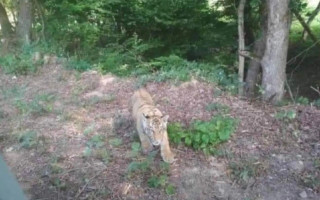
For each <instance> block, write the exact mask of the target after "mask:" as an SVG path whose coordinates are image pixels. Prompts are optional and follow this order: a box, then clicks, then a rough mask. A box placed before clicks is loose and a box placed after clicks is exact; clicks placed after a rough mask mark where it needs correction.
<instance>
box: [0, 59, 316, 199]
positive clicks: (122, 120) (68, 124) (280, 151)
mask: <svg viewBox="0 0 320 200" xmlns="http://www.w3.org/2000/svg"><path fill="white" fill-rule="evenodd" d="M136 83H137V80H136V79H134V78H129V79H128V78H118V77H115V76H112V75H110V74H108V75H101V74H99V73H97V72H95V71H89V72H85V73H82V74H80V73H78V72H74V71H68V70H65V69H63V67H61V66H59V65H48V66H45V67H43V68H41V70H40V71H39V72H38V73H37V74H35V75H28V76H13V75H5V74H3V72H1V71H0V127H1V128H0V151H1V154H2V155H3V156H4V158H5V160H6V162H7V164H8V165H9V166H10V168H11V170H12V172H13V173H14V174H15V175H16V177H17V179H18V181H19V183H20V184H21V186H22V187H23V189H24V191H25V193H26V194H27V196H28V197H29V198H30V199H38V200H40V199H61V200H62V199H161V200H162V199H183V200H184V199H190V200H207V199H233V200H239V199H243V200H254V199H261V200H287V199H288V200H296V199H297V200H298V199H314V200H318V199H320V193H319V192H320V110H317V109H316V108H314V107H311V106H285V107H273V106H269V105H266V104H263V103H261V102H259V101H248V100H245V99H239V98H238V97H235V96H231V95H228V94H227V93H224V92H222V91H221V90H220V89H219V88H218V87H216V86H214V85H213V84H209V83H205V82H200V81H197V80H192V81H190V82H186V83H182V84H180V85H174V84H171V83H168V82H166V83H163V82H162V83H149V84H147V86H146V89H147V90H148V91H149V92H150V93H151V94H152V96H153V98H154V100H155V102H156V103H157V105H158V107H159V108H160V110H161V111H162V112H163V113H165V114H169V116H170V117H169V121H170V122H180V123H182V124H184V125H186V126H188V125H189V124H190V123H191V122H192V121H193V120H196V119H200V120H209V119H210V118H211V117H212V116H214V115H215V114H217V113H219V112H221V109H220V110H219V108H217V109H208V105H223V106H220V107H221V108H223V109H225V110H227V111H226V112H224V114H225V115H228V116H231V117H234V118H236V119H237V120H238V127H237V130H236V132H235V133H234V134H233V135H232V138H231V140H230V141H229V142H227V143H224V144H222V145H220V146H218V147H217V152H218V153H217V154H216V155H213V156H205V155H204V154H203V153H202V152H196V151H193V150H192V149H190V148H187V147H185V146H183V145H179V146H177V145H172V149H173V151H174V153H175V154H176V159H177V160H176V162H175V163H174V164H172V165H170V166H169V168H168V169H167V172H166V176H168V180H167V184H169V183H170V184H171V185H172V186H173V188H174V191H173V192H168V191H167V190H166V188H165V187H157V188H153V187H150V184H149V182H148V180H149V178H150V176H153V175H157V174H158V173H162V172H158V171H157V167H158V166H159V165H161V163H162V161H161V158H160V156H159V153H158V152H157V154H156V156H155V157H154V160H153V164H152V165H153V166H152V167H150V168H151V169H147V170H146V171H143V172H141V171H140V172H137V173H129V171H130V170H129V169H130V167H132V162H139V161H144V160H146V157H147V156H145V155H142V154H140V153H139V152H133V151H134V150H133V144H134V143H137V142H138V140H137V137H136V136H135V129H134V125H133V123H132V119H131V117H130V113H129V108H128V101H129V98H130V96H131V95H132V94H133V91H134V90H135V89H136V88H137V86H136V85H137V84H136ZM286 111H288V112H289V111H293V114H292V115H290V116H287V115H286V116H285V117H282V118H281V117H276V116H279V113H286ZM132 153H136V155H134V156H132ZM148 170H149V171H148Z"/></svg>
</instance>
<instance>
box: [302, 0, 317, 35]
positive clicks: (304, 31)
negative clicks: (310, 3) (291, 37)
mask: <svg viewBox="0 0 320 200" xmlns="http://www.w3.org/2000/svg"><path fill="white" fill-rule="evenodd" d="M319 12H320V1H319V3H318V5H317V7H316V9H314V11H313V12H312V13H311V15H310V17H309V19H308V21H307V25H308V26H310V24H311V22H312V21H313V20H314V18H316V16H317V15H318V13H319ZM302 37H303V40H307V37H308V33H307V31H306V29H304V30H303V33H302Z"/></svg>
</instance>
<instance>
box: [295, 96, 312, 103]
mask: <svg viewBox="0 0 320 200" xmlns="http://www.w3.org/2000/svg"><path fill="white" fill-rule="evenodd" d="M296 103H297V104H300V105H308V104H309V99H308V98H306V97H302V96H301V97H299V98H298V99H297V100H296Z"/></svg>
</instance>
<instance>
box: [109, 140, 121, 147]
mask: <svg viewBox="0 0 320 200" xmlns="http://www.w3.org/2000/svg"><path fill="white" fill-rule="evenodd" d="M109 144H111V146H114V147H117V146H120V145H121V144H122V139H121V138H112V139H110V140H109Z"/></svg>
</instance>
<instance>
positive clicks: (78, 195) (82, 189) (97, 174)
mask: <svg viewBox="0 0 320 200" xmlns="http://www.w3.org/2000/svg"><path fill="white" fill-rule="evenodd" d="M104 170H106V168H103V169H102V170H100V171H98V172H97V173H96V174H95V175H94V176H93V177H91V178H90V179H89V180H88V182H87V183H86V184H85V185H84V186H83V187H82V188H81V190H80V191H79V192H78V194H77V195H76V196H75V197H74V199H79V197H80V195H81V194H82V192H83V191H84V190H85V189H86V188H87V186H88V185H89V183H90V182H91V181H92V180H93V179H95V178H96V177H97V176H99V175H100V174H101V173H102V172H103V171H104Z"/></svg>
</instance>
